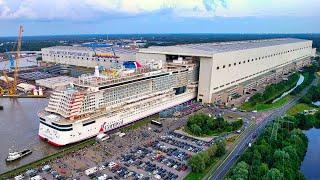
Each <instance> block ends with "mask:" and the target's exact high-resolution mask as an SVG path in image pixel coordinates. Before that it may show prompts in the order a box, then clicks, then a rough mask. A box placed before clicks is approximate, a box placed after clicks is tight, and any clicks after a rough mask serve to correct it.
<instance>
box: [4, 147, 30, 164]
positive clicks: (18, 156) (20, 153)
mask: <svg viewBox="0 0 320 180" xmlns="http://www.w3.org/2000/svg"><path fill="white" fill-rule="evenodd" d="M31 153H32V151H31V150H30V149H24V150H22V151H15V152H9V156H8V157H7V159H6V162H12V161H15V160H18V159H21V158H23V157H24V156H27V155H29V154H31Z"/></svg>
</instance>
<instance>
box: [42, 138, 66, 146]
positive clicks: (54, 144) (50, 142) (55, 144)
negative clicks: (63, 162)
mask: <svg viewBox="0 0 320 180" xmlns="http://www.w3.org/2000/svg"><path fill="white" fill-rule="evenodd" d="M39 138H40V139H41V140H43V141H47V142H48V143H49V144H51V145H53V146H56V147H61V146H64V145H61V144H57V143H55V142H52V141H49V140H48V139H46V138H44V137H42V136H40V135H39Z"/></svg>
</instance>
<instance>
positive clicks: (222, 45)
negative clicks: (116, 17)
mask: <svg viewBox="0 0 320 180" xmlns="http://www.w3.org/2000/svg"><path fill="white" fill-rule="evenodd" d="M308 41H310V40H304V39H295V38H281V39H264V40H249V41H231V42H217V43H202V44H183V45H175V46H151V47H149V48H146V49H140V51H139V52H142V53H159V54H174V55H186V56H187V55H190V56H207V57H212V55H213V54H217V53H222V52H229V51H239V50H246V49H254V48H261V47H269V46H277V45H284V44H290V43H299V42H308Z"/></svg>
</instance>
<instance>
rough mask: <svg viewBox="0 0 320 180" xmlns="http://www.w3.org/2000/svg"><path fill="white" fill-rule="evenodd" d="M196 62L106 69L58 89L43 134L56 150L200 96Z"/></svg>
mask: <svg viewBox="0 0 320 180" xmlns="http://www.w3.org/2000/svg"><path fill="white" fill-rule="evenodd" d="M198 71H199V67H198V64H197V62H193V61H184V62H178V63H174V62H172V63H166V64H165V65H163V66H162V65H160V66H158V67H157V68H154V67H153V68H150V67H147V68H146V67H140V68H138V69H117V70H107V71H104V72H103V73H99V70H98V68H96V71H95V74H94V75H83V76H81V77H79V78H78V79H77V80H76V81H75V82H73V83H72V84H70V85H68V86H65V87H61V88H59V89H56V90H55V91H54V92H53V93H52V94H51V97H50V100H49V104H48V106H47V107H46V108H45V109H44V110H43V111H42V112H40V113H39V118H40V126H39V136H40V137H41V138H42V139H45V140H47V141H48V142H49V143H51V144H54V145H56V146H63V145H66V144H70V143H74V142H78V141H81V140H84V139H87V138H90V137H93V136H96V135H97V134H98V133H99V132H101V131H103V132H106V131H110V130H112V129H116V128H119V127H121V126H124V125H126V124H130V123H132V122H134V121H137V120H140V119H142V118H144V117H147V116H150V115H152V114H155V113H158V112H160V111H162V110H165V109H167V108H170V107H173V106H176V105H179V104H181V103H184V102H186V101H189V100H191V99H194V98H196V94H197V92H196V91H197V83H198Z"/></svg>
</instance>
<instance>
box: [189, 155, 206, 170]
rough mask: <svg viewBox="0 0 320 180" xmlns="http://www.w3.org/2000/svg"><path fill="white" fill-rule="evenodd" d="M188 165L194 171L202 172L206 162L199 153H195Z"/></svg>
mask: <svg viewBox="0 0 320 180" xmlns="http://www.w3.org/2000/svg"><path fill="white" fill-rule="evenodd" d="M188 165H189V166H190V167H191V169H192V171H194V172H202V171H204V170H205V168H206V165H205V162H204V160H203V158H202V157H201V156H200V155H199V154H196V155H193V156H192V157H191V158H190V159H189V161H188Z"/></svg>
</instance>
